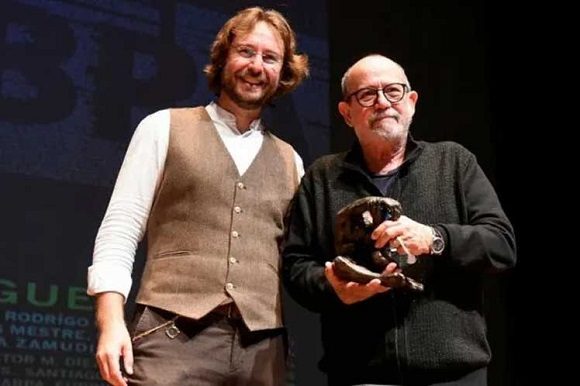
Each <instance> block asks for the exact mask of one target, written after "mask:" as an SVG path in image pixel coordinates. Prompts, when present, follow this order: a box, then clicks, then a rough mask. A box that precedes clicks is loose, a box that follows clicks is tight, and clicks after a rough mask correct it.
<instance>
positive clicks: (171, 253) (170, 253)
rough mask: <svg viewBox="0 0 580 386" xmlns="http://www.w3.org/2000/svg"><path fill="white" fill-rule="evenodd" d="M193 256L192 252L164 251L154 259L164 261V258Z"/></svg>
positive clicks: (154, 256)
mask: <svg viewBox="0 0 580 386" xmlns="http://www.w3.org/2000/svg"><path fill="white" fill-rule="evenodd" d="M191 254H193V252H192V251H184V250H176V251H163V252H159V253H156V254H155V255H153V258H154V259H162V258H164V257H178V256H187V255H191Z"/></svg>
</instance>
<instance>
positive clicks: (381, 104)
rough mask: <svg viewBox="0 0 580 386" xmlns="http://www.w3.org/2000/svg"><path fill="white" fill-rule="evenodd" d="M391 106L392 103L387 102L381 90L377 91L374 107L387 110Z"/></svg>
mask: <svg viewBox="0 0 580 386" xmlns="http://www.w3.org/2000/svg"><path fill="white" fill-rule="evenodd" d="M391 105H392V103H391V102H389V100H388V99H387V97H386V96H385V93H384V92H383V90H377V101H376V102H375V106H378V107H381V108H387V107H390V106H391Z"/></svg>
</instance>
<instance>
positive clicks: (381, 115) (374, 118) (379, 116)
mask: <svg viewBox="0 0 580 386" xmlns="http://www.w3.org/2000/svg"><path fill="white" fill-rule="evenodd" d="M383 118H393V119H394V120H395V121H397V122H399V118H400V117H399V116H398V115H397V114H395V115H393V114H376V115H373V116H372V117H371V122H376V121H379V120H381V119H383Z"/></svg>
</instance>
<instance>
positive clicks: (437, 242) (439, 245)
mask: <svg viewBox="0 0 580 386" xmlns="http://www.w3.org/2000/svg"><path fill="white" fill-rule="evenodd" d="M444 247H445V243H444V242H443V239H442V238H439V237H435V238H434V239H433V247H432V248H433V253H441V252H443V248H444Z"/></svg>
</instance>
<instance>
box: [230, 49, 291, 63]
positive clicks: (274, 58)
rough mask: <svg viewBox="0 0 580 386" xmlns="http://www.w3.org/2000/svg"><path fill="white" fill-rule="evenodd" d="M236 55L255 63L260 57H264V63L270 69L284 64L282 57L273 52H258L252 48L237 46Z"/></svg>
mask: <svg viewBox="0 0 580 386" xmlns="http://www.w3.org/2000/svg"><path fill="white" fill-rule="evenodd" d="M234 50H235V52H236V54H237V55H238V56H239V57H242V58H244V59H248V60H251V61H254V59H255V58H256V57H257V56H258V55H260V56H261V57H262V62H263V63H264V64H266V65H268V66H270V67H274V66H276V65H278V64H280V63H281V62H282V59H281V58H280V56H278V55H277V54H275V53H273V52H262V53H260V54H258V52H257V51H256V50H255V49H253V48H252V47H250V46H237V47H234Z"/></svg>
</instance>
